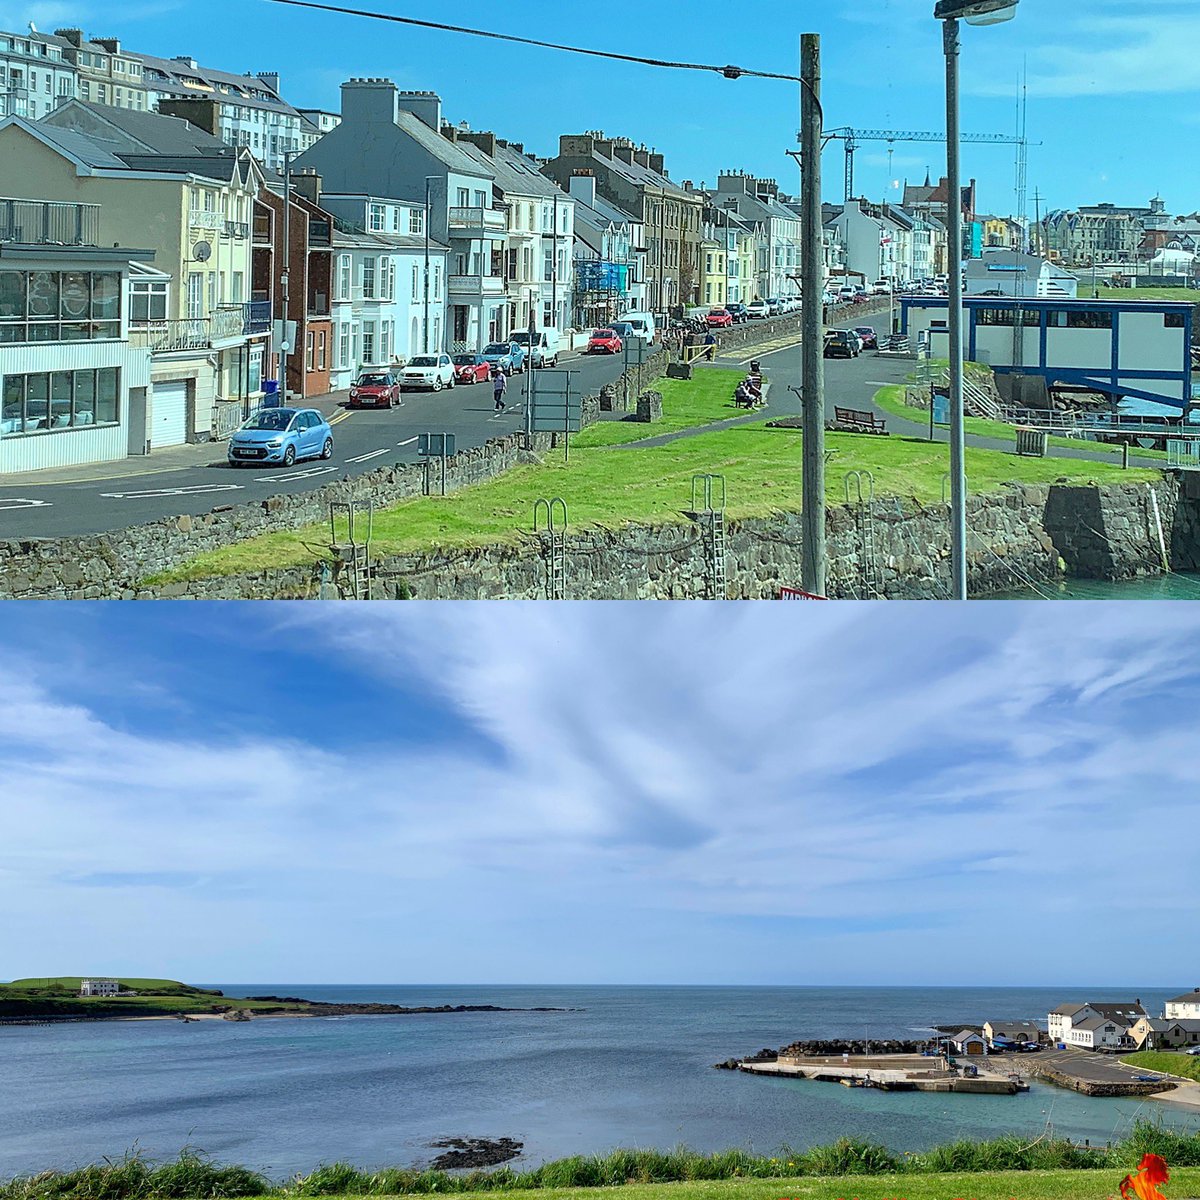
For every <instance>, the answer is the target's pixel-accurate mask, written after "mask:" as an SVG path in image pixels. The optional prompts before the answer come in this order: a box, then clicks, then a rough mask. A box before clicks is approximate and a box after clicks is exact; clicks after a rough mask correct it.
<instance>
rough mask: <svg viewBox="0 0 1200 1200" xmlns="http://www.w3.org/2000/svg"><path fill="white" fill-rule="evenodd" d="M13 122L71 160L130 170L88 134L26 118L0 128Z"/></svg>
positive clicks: (7, 122) (105, 167) (106, 168)
mask: <svg viewBox="0 0 1200 1200" xmlns="http://www.w3.org/2000/svg"><path fill="white" fill-rule="evenodd" d="M11 122H16V123H18V124H20V125H22V126H23V127H24V128H25V129H28V130H29V131H30V132H31V133H35V134H37V135H38V136H40V137H43V138H45V139H46V141H48V142H50V143H51V144H52V145H54V146H57V147H58V148H59V149H60V150H61V151H62V152H63V153H64V154H66V155H68V156H69V157H70V158H75V159H78V160H79V161H80V162H82V163H84V164H85V165H87V166H89V167H99V168H102V169H105V170H110V171H111V170H117V171H126V170H128V169H129V168H128V165H127V164H126V163H125V162H124V161H123V160H122V159H120V158H118V157H117V156H116V154H114V153H113V151H112V149H110V148H108V147H106V146H105V145H104V144H103V143H101V142H97V141H95V140H93V139H92V138H90V137H88V136H87V135H86V134H82V133H76V132H75V130H73V129H60V128H58V127H57V126H55V125H47V124H46V122H45V121H34V122H31V121H26V120H25V118H24V117H9V118H8V121H6V122H4V123H3V124H0V128H3V127H4V125H7V124H9V123H11Z"/></svg>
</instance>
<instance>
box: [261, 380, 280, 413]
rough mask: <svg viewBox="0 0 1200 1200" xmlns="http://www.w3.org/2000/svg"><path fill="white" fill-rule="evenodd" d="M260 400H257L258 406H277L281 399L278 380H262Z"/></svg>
mask: <svg viewBox="0 0 1200 1200" xmlns="http://www.w3.org/2000/svg"><path fill="white" fill-rule="evenodd" d="M262 393H263V395H262V400H261V401H260V402H259V407H260V408H278V407H279V405H280V403H281V399H280V395H279V380H278V379H264V380H263V381H262Z"/></svg>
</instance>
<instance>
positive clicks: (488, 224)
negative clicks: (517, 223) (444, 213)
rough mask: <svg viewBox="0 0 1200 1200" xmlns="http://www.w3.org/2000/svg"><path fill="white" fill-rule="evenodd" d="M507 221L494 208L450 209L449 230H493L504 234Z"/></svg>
mask: <svg viewBox="0 0 1200 1200" xmlns="http://www.w3.org/2000/svg"><path fill="white" fill-rule="evenodd" d="M507 224H508V221H507V219H506V217H505V215H504V214H503V213H502V212H497V211H496V209H494V208H452V209H451V210H450V228H451V229H493V230H497V231H499V232H501V233H503V232H504V229H505V227H506V226H507Z"/></svg>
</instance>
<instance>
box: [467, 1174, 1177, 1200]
mask: <svg viewBox="0 0 1200 1200" xmlns="http://www.w3.org/2000/svg"><path fill="white" fill-rule="evenodd" d="M1122 1178H1123V1173H1121V1172H1115V1171H997V1172H994V1173H988V1174H975V1173H971V1174H967V1173H963V1174H946V1175H908V1174H904V1175H840V1176H828V1177H824V1178H822V1177H820V1176H816V1177H814V1176H805V1177H801V1178H797V1179H787V1178H783V1179H720V1180H711V1181H706V1182H699V1183H691V1182H689V1183H633V1184H626V1185H625V1186H624V1187H622V1188H621V1190H620V1195H621V1200H788V1198H795V1200H800V1198H803V1200H808V1198H809V1197H811V1198H812V1200H1114V1198H1115V1197H1117V1196H1118V1194H1119V1193H1118V1188H1119V1186H1120V1182H1121V1179H1122ZM1198 1187H1200V1168H1192V1169H1190V1170H1180V1171H1177V1172H1176V1171H1173V1172H1172V1173H1171V1184H1170V1185H1169V1186H1168V1195H1178V1196H1189V1195H1195V1194H1196V1188H1198ZM458 1195H460V1196H463V1197H480V1198H481V1200H482V1198H483V1197H486V1196H494V1195H495V1193H494V1192H461V1193H458ZM504 1195H505V1196H506V1197H511V1198H512V1200H599V1198H600V1197H603V1196H606V1195H612V1189H611V1188H538V1189H536V1190H533V1191H511V1192H510V1191H505V1192H504Z"/></svg>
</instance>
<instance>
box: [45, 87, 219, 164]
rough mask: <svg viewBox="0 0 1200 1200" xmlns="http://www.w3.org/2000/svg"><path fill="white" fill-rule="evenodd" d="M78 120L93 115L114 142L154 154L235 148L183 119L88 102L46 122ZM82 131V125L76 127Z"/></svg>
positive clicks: (69, 105) (61, 110)
mask: <svg viewBox="0 0 1200 1200" xmlns="http://www.w3.org/2000/svg"><path fill="white" fill-rule="evenodd" d="M73 110H74V111H75V113H76V116H77V117H78V116H80V115H82V114H83V113H86V114H88V115H89V119H90V121H91V123H92V124H93V125H100V126H101V127H105V126H106V127H107V128H108V129H109V130H111V136H112V137H114V138H121V136H122V135H124V138H125V139H127V140H128V141H129V142H130V143H131V145H130V146H129V148H130V149H131V150H136V149H142V150H148V151H150V152H152V153H154V154H184V155H192V154H196V153H201V154H205V153H212V154H224V155H231V154H232V153H233V150H232V147H230V146H227V145H226V144H225V143H224V142H223V141H221V139H220V138H215V137H213V136H212V134H210V133H206V132H205V131H204V130H203V129H198V128H197V127H196V126H195V125H192V124H191V123H190V122H188V121H185V120H184V119H183V118H182V117H168V116H166V115H165V114H163V113H156V112H137V111H135V110H134V109H131V108H112V107H111V106H109V105H107V104H92V103H89V102H88V101H86V100H71V101H69V102H67V103H66V104H63V105H60V106H59V107H58V108H57V109H55V110H54V112H52V113H50V114H48V115H47V117H44V118H43V120H46V121H51V120H52V119H54V118H59V119H60V120H62V119H69V118H70V117H71V116H72V111H73ZM71 127H72V128H75V129H78V128H79V126H78V125H72V126H71Z"/></svg>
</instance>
